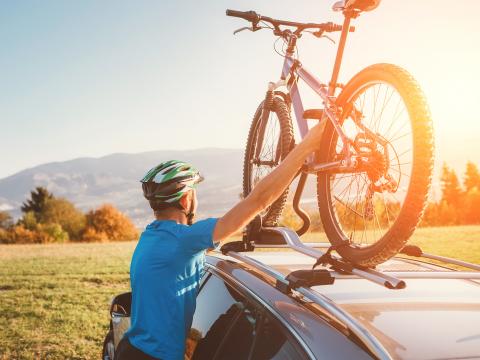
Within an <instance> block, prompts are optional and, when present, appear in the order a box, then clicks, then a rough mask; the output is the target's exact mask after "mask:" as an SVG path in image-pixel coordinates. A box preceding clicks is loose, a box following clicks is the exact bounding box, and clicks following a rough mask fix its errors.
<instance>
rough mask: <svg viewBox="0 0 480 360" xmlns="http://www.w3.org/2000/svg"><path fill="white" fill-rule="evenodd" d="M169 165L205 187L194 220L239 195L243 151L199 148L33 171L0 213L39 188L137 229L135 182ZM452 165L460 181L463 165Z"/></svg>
mask: <svg viewBox="0 0 480 360" xmlns="http://www.w3.org/2000/svg"><path fill="white" fill-rule="evenodd" d="M169 159H179V160H184V161H187V162H190V163H192V164H193V165H194V166H196V167H197V168H198V169H199V170H200V171H201V172H202V174H203V175H204V176H205V179H206V180H205V182H203V183H202V184H201V185H200V186H198V188H197V189H198V199H199V210H198V216H199V217H207V216H218V215H222V214H224V213H225V212H226V211H227V210H229V209H230V208H231V207H232V206H233V205H234V204H235V203H236V202H237V201H238V199H239V194H240V193H241V192H242V166H243V150H241V149H218V148H204V149H197V150H184V151H152V152H145V153H139V154H112V155H108V156H104V157H100V158H79V159H74V160H69V161H64V162H53V163H48V164H43V165H39V166H36V167H33V168H30V169H26V170H23V171H20V172H18V173H16V174H14V175H12V176H9V177H6V178H4V179H0V210H8V211H10V212H11V213H12V215H13V216H14V217H16V218H18V217H19V216H20V206H21V204H22V202H24V201H25V199H26V198H28V197H29V193H30V191H31V190H32V189H34V188H35V187H36V186H44V187H46V188H47V189H48V190H49V191H51V192H53V193H54V195H55V196H58V197H65V198H67V199H68V200H70V201H72V202H73V203H74V204H75V205H76V206H77V207H78V208H80V209H82V210H83V211H87V210H90V209H93V208H96V207H98V206H100V205H101V204H104V203H111V204H113V205H115V206H116V207H118V208H119V209H120V210H121V211H123V212H125V213H126V214H127V215H128V216H129V217H131V218H132V219H133V221H134V222H135V223H136V224H137V225H138V226H139V227H143V226H144V225H145V224H147V223H148V222H149V221H150V220H151V218H152V214H151V209H150V207H149V206H148V203H147V201H146V200H145V199H144V197H143V194H142V190H141V185H140V183H139V180H140V179H141V178H142V177H143V175H144V174H145V173H146V172H147V171H148V170H149V169H150V168H152V167H153V166H155V165H157V164H158V163H160V162H162V161H165V160H169ZM441 164H442V162H441V161H437V162H436V166H435V175H434V182H433V187H432V192H431V196H432V198H433V199H435V200H437V199H438V197H439V194H441V192H440V184H439V182H438V179H439V176H440V170H441ZM449 164H450V163H449ZM452 164H453V167H454V168H455V169H456V170H457V174H459V175H461V174H462V169H464V164H465V161H462V162H459V161H457V162H452ZM295 188H296V186H295V185H294V186H292V187H291V191H290V198H292V196H293V192H294V189H295ZM315 195H316V189H315V178H314V176H309V180H308V181H307V185H306V188H305V191H304V196H303V197H302V204H304V206H305V207H310V208H316V200H315Z"/></svg>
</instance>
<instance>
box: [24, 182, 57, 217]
mask: <svg viewBox="0 0 480 360" xmlns="http://www.w3.org/2000/svg"><path fill="white" fill-rule="evenodd" d="M53 198H54V196H53V194H52V193H50V192H49V191H48V190H47V189H46V188H44V187H41V186H38V187H36V188H35V190H33V191H30V199H28V200H27V201H26V202H24V203H23V204H22V207H21V208H20V209H21V210H22V212H23V213H27V212H29V211H32V212H33V213H34V214H35V216H36V217H37V216H38V215H40V214H41V213H42V211H43V210H44V208H45V204H46V202H47V200H49V199H53Z"/></svg>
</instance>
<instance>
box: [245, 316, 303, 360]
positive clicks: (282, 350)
mask: <svg viewBox="0 0 480 360" xmlns="http://www.w3.org/2000/svg"><path fill="white" fill-rule="evenodd" d="M305 358H306V357H305V356H304V355H302V354H301V353H300V352H299V351H298V350H297V347H296V346H295V345H294V343H293V342H292V340H290V339H289V338H288V337H287V336H286V334H285V332H284V330H283V329H282V328H281V326H280V324H279V323H278V322H277V321H276V320H273V319H270V318H268V317H265V318H264V319H263V321H262V323H261V325H260V329H259V331H258V335H257V338H256V339H255V345H254V349H253V355H252V357H251V359H255V360H273V359H275V360H289V359H305Z"/></svg>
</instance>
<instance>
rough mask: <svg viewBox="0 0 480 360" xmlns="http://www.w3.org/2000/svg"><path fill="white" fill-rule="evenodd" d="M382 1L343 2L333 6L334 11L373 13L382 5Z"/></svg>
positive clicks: (345, 0)
mask: <svg viewBox="0 0 480 360" xmlns="http://www.w3.org/2000/svg"><path fill="white" fill-rule="evenodd" d="M380 1H381V0H342V1H337V2H336V3H335V4H333V7H332V9H333V11H343V10H359V11H372V10H374V9H375V8H377V6H378V5H380Z"/></svg>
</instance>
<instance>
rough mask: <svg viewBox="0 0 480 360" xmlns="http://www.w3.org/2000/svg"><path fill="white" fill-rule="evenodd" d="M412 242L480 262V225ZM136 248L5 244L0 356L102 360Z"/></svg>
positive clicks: (420, 235) (0, 273) (438, 231)
mask: <svg viewBox="0 0 480 360" xmlns="http://www.w3.org/2000/svg"><path fill="white" fill-rule="evenodd" d="M314 238H315V234H311V235H307V239H306V240H307V241H312V240H313V239H314ZM410 243H414V244H418V245H421V246H422V248H423V249H424V251H425V252H433V253H436V254H439V255H446V256H452V257H456V258H460V259H464V260H467V261H471V262H475V263H480V226H462V227H445V228H424V229H419V230H417V232H416V233H415V235H414V237H413V238H412V240H411V241H410ZM134 247H135V242H128V243H102V244H63V245H61V244H58V245H1V246H0V262H1V268H0V328H1V329H2V334H1V336H0V359H98V358H99V357H100V352H101V346H102V341H103V337H104V336H105V333H106V331H107V327H108V305H109V302H110V299H111V298H112V297H113V296H114V295H115V294H118V293H120V292H123V291H127V290H128V289H129V280H128V279H129V274H128V268H129V262H130V257H131V254H132V252H133V249H134Z"/></svg>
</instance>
